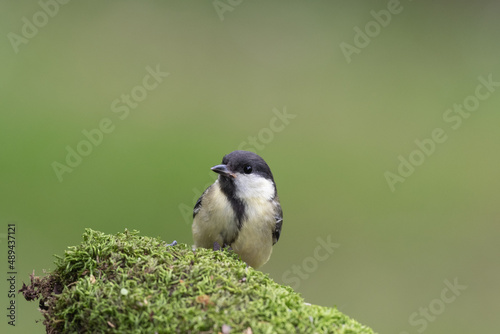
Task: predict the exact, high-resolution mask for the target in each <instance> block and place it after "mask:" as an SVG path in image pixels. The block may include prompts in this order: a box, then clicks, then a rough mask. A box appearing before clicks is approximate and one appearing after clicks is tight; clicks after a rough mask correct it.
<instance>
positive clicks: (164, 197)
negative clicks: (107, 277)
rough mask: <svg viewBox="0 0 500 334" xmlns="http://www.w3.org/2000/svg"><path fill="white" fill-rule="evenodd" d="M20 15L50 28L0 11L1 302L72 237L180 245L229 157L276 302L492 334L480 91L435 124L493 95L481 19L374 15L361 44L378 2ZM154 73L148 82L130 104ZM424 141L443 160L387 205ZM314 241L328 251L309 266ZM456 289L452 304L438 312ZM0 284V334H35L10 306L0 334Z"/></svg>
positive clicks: (487, 164)
mask: <svg viewBox="0 0 500 334" xmlns="http://www.w3.org/2000/svg"><path fill="white" fill-rule="evenodd" d="M61 1H62V0H61ZM41 3H48V4H52V5H51V6H52V7H50V6H49V7H47V6H45V7H46V9H45V11H48V12H50V13H51V15H48V14H43V11H44V9H43V6H41V5H40V3H38V2H35V1H32V2H28V1H23V2H17V1H2V2H1V4H0V6H1V10H0V13H1V14H0V15H1V18H0V29H1V35H2V36H3V37H2V38H1V47H0V69H1V75H0V87H1V90H0V107H1V112H0V139H1V146H0V157H1V160H0V173H1V174H0V176H1V178H0V189H1V193H0V221H1V226H2V230H1V231H0V241H1V243H2V252H3V254H4V255H3V256H2V257H3V258H4V259H5V258H6V257H7V255H6V254H7V250H6V249H7V247H6V245H7V244H6V239H5V236H6V233H7V224H8V223H15V224H16V227H17V234H16V237H17V271H18V276H17V288H18V289H19V288H20V287H21V284H22V282H23V281H24V282H27V281H28V280H29V276H28V275H29V274H30V273H31V272H32V270H33V269H34V270H35V273H37V274H42V270H43V269H53V257H52V255H53V254H62V253H63V251H64V249H65V248H66V247H68V246H71V245H75V244H78V243H79V242H80V241H81V235H82V233H83V230H84V229H85V228H86V227H90V228H93V229H97V230H100V231H104V232H107V233H116V232H119V231H123V230H124V229H125V228H128V229H137V230H140V231H141V233H142V234H144V235H148V236H160V237H161V238H162V239H164V240H166V241H171V240H174V239H175V240H177V241H179V242H184V243H191V242H192V239H191V228H190V224H191V220H190V218H189V216H190V213H186V210H187V211H189V210H190V208H191V207H192V206H193V204H194V201H195V200H196V199H197V196H199V194H200V193H201V191H203V190H204V188H205V186H206V185H208V184H209V183H211V182H212V181H213V179H214V175H212V174H213V173H212V172H211V171H210V169H209V168H210V167H211V166H213V165H215V164H218V163H219V162H220V161H221V159H222V157H223V155H224V154H226V153H229V152H231V151H232V150H235V149H237V148H238V147H239V146H240V145H244V147H245V148H254V150H255V151H256V152H257V153H258V154H260V155H261V156H262V157H264V159H266V161H267V162H268V163H269V164H270V166H271V168H272V170H273V173H274V175H275V179H276V183H277V185H278V190H279V195H280V198H281V202H282V206H283V211H284V218H285V219H284V227H283V232H282V237H281V239H280V241H279V243H278V244H277V245H276V246H275V248H274V253H273V256H272V258H271V260H270V261H269V262H268V264H266V265H265V266H264V267H263V268H262V270H263V271H264V272H267V273H269V275H270V276H271V277H272V278H273V279H275V280H276V281H277V282H280V283H288V284H291V279H290V278H293V282H294V283H293V285H294V287H295V288H296V290H297V291H299V292H300V293H301V294H302V295H303V296H304V298H305V299H306V301H307V302H310V303H315V304H320V305H325V306H337V307H338V308H339V309H340V310H341V311H343V312H345V313H347V314H348V315H350V316H352V317H354V318H355V319H357V320H358V321H360V322H362V323H363V324H366V325H369V326H371V327H372V328H373V329H374V330H375V331H377V332H379V333H422V332H425V333H473V332H474V333H492V332H494V331H496V330H497V329H498V325H497V324H496V319H497V317H498V311H500V307H499V302H498V301H499V299H500V292H499V288H498V283H499V281H500V266H499V251H500V242H499V232H500V225H499V216H500V209H499V207H500V206H499V204H498V199H499V196H498V187H499V183H500V182H499V177H498V175H499V168H500V158H499V155H498V147H499V143H500V131H499V122H500V114H499V109H500V87H499V88H497V89H498V90H495V91H494V92H491V93H490V96H489V97H488V98H486V99H484V100H483V101H480V104H479V106H478V108H477V110H475V111H473V112H472V113H471V115H470V117H468V118H465V119H463V122H462V124H461V126H460V127H459V128H458V129H456V130H454V129H453V128H452V127H451V125H453V123H447V122H445V120H444V119H443V114H445V112H446V110H447V109H449V108H452V107H453V105H454V104H462V103H463V102H464V100H466V99H467V98H468V97H470V96H472V95H473V94H474V93H475V90H476V87H477V86H478V84H479V83H480V82H479V80H478V77H479V76H483V77H484V78H487V77H488V75H490V74H491V75H492V78H493V80H494V81H496V82H498V81H500V63H499V59H500V58H499V56H500V43H499V41H500V21H499V20H498V12H499V10H500V4H499V3H498V1H475V2H465V1H461V2H455V1H437V2H432V3H430V2H423V1H413V2H411V1H409V0H404V1H401V2H400V4H399V5H397V3H395V2H390V3H392V5H389V6H396V7H394V8H396V9H397V10H399V12H398V13H397V14H391V19H390V22H388V21H387V20H388V19H387V17H385V19H386V21H385V23H386V24H384V25H386V26H385V27H383V26H381V25H380V24H378V23H370V22H372V21H373V22H376V21H375V19H374V16H373V14H372V13H371V11H372V10H373V11H375V13H380V11H381V10H386V11H387V8H388V2H387V1H370V2H368V1H365V2H349V1H336V2H333V1H312V2H306V1H288V2H277V1H274V2H271V1H240V2H238V1H235V0H233V1H232V2H229V1H219V2H215V4H216V5H217V6H215V5H214V2H212V1H196V2H189V3H188V2H182V1H149V2H133V1H107V2H104V3H103V2H100V1H85V2H76V1H71V2H69V3H67V4H59V5H58V8H56V7H55V6H54V2H53V1H52V2H51V1H49V0H45V2H44V1H42V2H41ZM215 7H217V9H216V8H215ZM47 8H48V9H47ZM391 8H392V7H391ZM39 12H42V14H40V13H39ZM382 13H384V12H382ZM23 18H26V19H25V20H23ZM44 18H46V19H47V20H44ZM382 18H383V16H382ZM379 19H380V17H379ZM34 20H35V21H34ZM26 22H31V23H30V24H33V22H38V24H39V25H40V27H38V28H37V30H38V31H37V32H36V33H34V32H33V30H31V31H30V30H29V26H26V27H24V26H25V25H28V23H26ZM367 24H368V28H369V29H372V30H371V31H369V32H370V34H371V35H372V37H370V36H368V38H369V39H370V40H369V43H368V42H367V40H366V39H367V38H365V39H364V43H365V44H367V45H366V46H364V47H358V50H357V53H352V54H351V55H350V56H349V57H346V55H345V54H344V53H343V52H342V50H341V47H340V45H341V43H348V44H350V45H352V46H356V44H355V43H356V41H357V42H358V46H359V45H362V43H363V37H359V36H358V37H357V40H356V41H355V38H356V34H357V33H356V30H355V28H356V27H359V29H361V30H362V31H364V30H365V27H366V25H367ZM377 25H378V28H379V29H378V30H377ZM23 27H24V28H23ZM35 28H36V26H35ZM23 29H24V30H25V31H24V33H25V34H26V33H27V34H28V35H29V34H30V33H32V34H34V36H32V37H30V38H26V39H25V40H23V38H24V37H23ZM13 36H17V37H13ZM13 40H14V41H16V42H15V43H14V42H12V41H13ZM21 41H22V42H21ZM16 43H17V44H16ZM360 43H361V44H360ZM344 45H345V44H344ZM16 51H17V52H16ZM347 58H350V59H349V60H350V62H348V59H347ZM157 66H159V69H160V70H161V71H162V72H168V73H169V75H168V76H166V77H163V78H162V80H163V81H162V82H161V83H159V84H158V85H157V87H156V88H154V89H152V90H150V91H147V96H146V97H144V96H141V95H140V93H144V92H145V90H144V89H142V88H141V86H142V85H143V79H144V77H145V76H146V75H148V71H147V70H146V68H147V67H150V68H151V69H153V70H154V69H156V68H157ZM149 83H153V81H150V82H149ZM137 87H139V88H137ZM482 92H486V90H485V89H484V88H483V90H482ZM131 93H134V94H135V96H139V97H140V98H139V99H140V100H141V101H139V102H138V104H137V105H136V106H134V108H129V111H130V113H129V114H128V115H127V117H123V116H124V111H123V109H122V111H121V112H118V113H116V112H114V111H113V108H112V103H113V102H114V101H115V100H116V99H119V100H120V99H121V98H122V95H123V94H128V95H130V94H131ZM137 94H139V95H137ZM470 101H472V100H470V98H469V102H470ZM119 106H121V107H122V108H125V109H127V108H128V107H124V106H125V104H124V103H123V102H120V104H119ZM115 107H117V106H116V105H115ZM115 109H116V108H115ZM273 110H275V112H276V110H278V111H280V112H281V113H283V112H284V111H285V110H286V112H287V113H288V114H289V115H294V116H295V117H294V118H293V119H292V118H289V119H288V124H284V123H280V122H279V121H276V120H274V118H275V112H273ZM120 116H122V118H123V119H121V118H120ZM290 117H291V116H290ZM103 119H109V120H110V122H112V126H113V131H112V132H111V133H108V134H104V135H103V138H102V142H101V143H100V144H99V145H97V146H95V145H94V146H93V147H92V152H91V153H90V154H88V155H87V156H84V157H82V162H81V163H80V164H79V165H78V166H76V167H75V168H73V170H72V172H71V173H69V172H68V173H63V174H62V182H60V181H59V179H58V177H57V175H56V173H55V172H54V169H53V163H54V161H57V162H59V163H61V164H66V162H65V160H66V155H67V154H68V152H67V149H66V147H67V146H69V147H71V148H72V149H77V145H78V144H79V143H80V142H81V141H82V140H85V139H86V138H85V136H84V135H83V133H82V131H83V130H87V131H91V130H93V129H95V128H98V126H99V123H100V122H101V121H102V120H103ZM281 125H284V126H283V127H281ZM277 127H279V128H277ZM272 128H274V130H275V131H273V130H271V129H272ZM435 128H442V129H443V130H444V131H445V133H446V136H447V141H446V142H444V143H442V144H437V147H436V149H435V152H434V153H433V154H431V155H430V156H429V157H427V158H425V161H424V162H423V163H422V164H421V165H420V166H418V167H416V168H415V171H414V173H413V174H412V175H411V176H409V177H408V178H406V180H405V182H404V183H397V184H395V191H391V189H390V187H389V185H388V183H387V181H386V178H385V176H384V173H385V172H386V171H390V172H392V173H397V169H398V165H399V160H398V156H400V155H401V156H403V157H405V158H406V159H408V157H409V155H410V154H411V153H412V152H414V151H415V150H416V149H417V146H416V144H415V143H414V141H415V140H416V139H419V140H424V139H425V138H429V137H430V136H431V132H432V131H433V130H434V129H435ZM266 129H267V130H266ZM249 137H255V138H257V145H251V144H244V142H249ZM96 138H98V136H97V137H96ZM96 140H97V139H96ZM81 145H84V144H81ZM80 149H81V150H84V151H85V149H87V150H88V149H89V148H88V147H84V146H82V147H80ZM186 208H189V209H186ZM318 237H320V238H323V239H324V240H326V239H327V237H330V238H331V241H332V242H334V243H337V244H339V246H338V247H337V248H336V249H335V251H334V252H333V254H330V255H329V256H327V257H326V259H325V257H321V261H319V260H318V258H317V257H316V258H315V254H316V252H315V250H316V248H317V247H318V245H320V243H319V242H318V240H317V238H318ZM321 255H324V254H323V253H321ZM3 263H4V264H3V265H2V267H3V268H4V269H3V271H4V272H5V273H6V272H7V263H6V260H4V261H3ZM297 268H299V269H297ZM297 270H302V273H301V274H297ZM5 276H7V275H5ZM299 276H300V277H299ZM455 279H457V280H458V283H459V284H460V285H461V286H466V287H467V288H465V289H464V290H460V291H459V292H458V293H459V295H455V297H456V298H455V299H454V301H453V302H446V303H445V302H443V299H442V298H443V297H442V293H443V291H444V289H446V286H447V285H446V283H445V281H448V282H450V283H453V282H454V280H455ZM1 281H2V285H1V289H2V290H1V295H2V299H1V305H0V306H1V308H2V309H3V310H4V311H3V313H2V314H3V315H2V319H3V320H2V323H1V328H3V329H2V332H4V329H8V330H9V331H8V332H9V333H10V332H12V333H28V332H29V333H42V332H43V331H44V328H43V326H42V325H41V324H36V323H35V320H37V319H41V315H40V314H39V312H38V311H37V305H36V303H31V304H30V303H27V302H25V301H24V300H22V299H21V296H18V297H17V299H16V300H17V307H18V308H17V319H16V320H17V322H16V326H15V328H13V327H11V326H8V325H7V319H6V316H5V315H6V307H7V306H8V302H9V300H8V298H7V290H8V287H7V285H6V279H2V280H1ZM445 296H447V297H450V296H453V293H451V291H448V290H445ZM448 299H449V298H448ZM448 299H447V300H448ZM426 310H427V311H426ZM425 314H427V315H425Z"/></svg>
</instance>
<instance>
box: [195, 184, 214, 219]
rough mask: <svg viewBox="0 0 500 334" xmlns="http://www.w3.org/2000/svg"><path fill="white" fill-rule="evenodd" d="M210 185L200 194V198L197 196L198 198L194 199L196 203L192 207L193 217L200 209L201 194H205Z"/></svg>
mask: <svg viewBox="0 0 500 334" xmlns="http://www.w3.org/2000/svg"><path fill="white" fill-rule="evenodd" d="M211 187H212V186H210V187H208V188H207V189H205V191H204V192H203V194H201V196H200V198H198V200H197V201H196V204H195V205H194V208H193V218H194V217H196V214H197V213H198V212H199V211H200V209H201V199H202V198H203V196H205V194H206V193H207V191H208V189H210V188H211Z"/></svg>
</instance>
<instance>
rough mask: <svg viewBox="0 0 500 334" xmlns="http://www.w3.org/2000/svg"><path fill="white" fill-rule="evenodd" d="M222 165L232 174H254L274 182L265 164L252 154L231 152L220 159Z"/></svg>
mask: <svg viewBox="0 0 500 334" xmlns="http://www.w3.org/2000/svg"><path fill="white" fill-rule="evenodd" d="M222 164H224V165H226V166H227V167H228V169H229V170H231V171H232V172H233V173H241V174H252V173H255V174H258V175H260V176H262V177H264V178H266V179H269V180H272V181H273V182H274V179H273V173H271V169H270V168H269V166H268V165H267V163H266V162H265V161H264V159H262V158H261V157H260V156H259V155H257V154H255V153H253V152H249V151H233V152H231V153H229V154H227V155H226V156H224V158H222Z"/></svg>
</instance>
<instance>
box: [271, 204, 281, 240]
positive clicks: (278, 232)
mask: <svg viewBox="0 0 500 334" xmlns="http://www.w3.org/2000/svg"><path fill="white" fill-rule="evenodd" d="M274 205H275V206H276V211H275V216H274V219H275V220H276V225H275V226H274V229H273V245H274V244H275V243H277V242H278V240H279V238H280V235H281V226H282V225H283V210H282V209H281V204H280V201H279V199H278V198H277V197H276V198H275V199H274Z"/></svg>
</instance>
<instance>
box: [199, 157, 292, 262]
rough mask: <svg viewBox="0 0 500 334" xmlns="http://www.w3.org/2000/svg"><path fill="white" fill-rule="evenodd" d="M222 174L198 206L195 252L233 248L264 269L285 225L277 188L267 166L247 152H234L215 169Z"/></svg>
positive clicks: (248, 260) (246, 260)
mask: <svg viewBox="0 0 500 334" xmlns="http://www.w3.org/2000/svg"><path fill="white" fill-rule="evenodd" d="M212 170H213V171H214V172H216V173H218V174H219V177H218V178H217V180H215V182H214V183H213V184H212V185H211V186H209V187H208V188H207V189H206V190H205V192H203V194H202V195H201V197H200V198H199V199H198V201H197V202H196V205H195V206H194V210H193V239H194V244H195V246H196V247H203V248H212V247H214V249H215V248H216V247H217V245H219V246H220V245H221V246H223V247H224V246H230V247H231V248H232V249H233V251H235V252H236V253H237V254H238V255H240V257H241V259H242V260H243V261H245V262H246V263H247V264H248V265H250V266H252V267H253V268H259V267H261V266H262V265H263V264H265V263H266V262H267V261H268V260H269V258H270V256H271V252H272V247H273V245H274V244H275V243H276V242H278V239H279V238H280V234H281V226H282V225H283V211H282V210H281V205H280V201H279V198H278V193H277V190H276V184H275V183H274V178H273V174H272V173H271V169H270V168H269V166H268V165H267V163H266V162H265V161H264V159H262V158H261V157H260V156H258V155H257V154H255V153H253V152H248V151H234V152H231V153H229V154H227V155H226V156H224V158H223V159H222V164H221V165H216V166H214V167H212Z"/></svg>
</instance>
